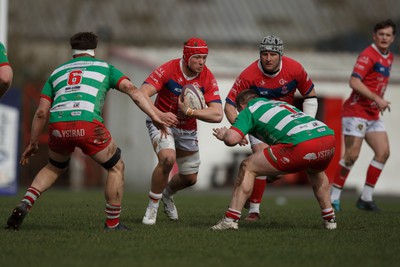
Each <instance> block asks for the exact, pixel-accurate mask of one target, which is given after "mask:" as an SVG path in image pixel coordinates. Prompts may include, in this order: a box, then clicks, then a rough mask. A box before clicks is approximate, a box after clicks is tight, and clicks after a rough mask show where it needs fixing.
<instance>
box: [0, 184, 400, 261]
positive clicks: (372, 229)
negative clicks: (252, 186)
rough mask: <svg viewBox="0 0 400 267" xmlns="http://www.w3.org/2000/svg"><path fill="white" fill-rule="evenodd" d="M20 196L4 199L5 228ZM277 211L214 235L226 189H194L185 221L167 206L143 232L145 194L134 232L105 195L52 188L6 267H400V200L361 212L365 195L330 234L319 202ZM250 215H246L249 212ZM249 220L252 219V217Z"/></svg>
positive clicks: (11, 239)
mask: <svg viewBox="0 0 400 267" xmlns="http://www.w3.org/2000/svg"><path fill="white" fill-rule="evenodd" d="M22 194H23V193H22V192H21V193H20V194H18V196H15V197H14V196H13V197H0V202H1V206H0V220H1V221H0V223H2V224H3V225H5V222H6V220H7V218H8V216H9V215H10V213H11V210H12V209H13V207H14V206H15V205H16V204H17V203H18V202H19V200H20V198H21V196H22ZM284 196H285V197H286V198H287V203H286V204H284V205H277V203H276V201H275V200H276V199H275V197H274V196H268V191H267V194H266V196H265V198H264V201H263V207H262V212H263V214H262V215H263V217H262V220H260V221H258V222H254V223H246V222H241V223H240V229H239V231H224V232H213V231H210V230H208V228H209V227H210V226H212V225H213V224H215V223H216V222H217V221H218V220H219V219H220V218H222V216H223V214H224V212H225V210H226V207H227V205H228V203H229V200H230V194H227V193H226V192H221V193H220V194H218V193H215V192H214V193H209V194H206V193H204V194H200V193H195V192H192V191H189V190H187V191H186V192H185V191H182V192H180V193H179V194H178V195H177V196H176V197H175V203H176V205H177V208H178V211H179V216H180V220H179V221H178V222H173V221H169V220H168V219H167V218H166V216H165V215H164V214H163V212H162V207H160V210H159V215H158V220H157V224H156V225H155V226H145V225H142V223H141V219H142V216H143V215H144V211H145V208H146V205H147V196H146V194H144V193H132V192H127V193H125V196H124V203H123V213H122V216H121V218H122V221H123V222H124V223H125V224H126V225H128V226H129V227H131V228H132V229H133V231H131V232H103V230H102V229H103V228H102V227H103V223H104V218H105V214H104V198H103V193H102V192H101V191H88V192H70V191H62V190H56V189H52V190H50V191H48V192H46V193H45V194H43V195H42V196H41V198H40V199H39V200H38V202H37V203H36V204H35V206H34V208H33V209H32V211H31V212H30V214H29V215H28V216H27V217H26V219H25V222H24V224H23V226H22V227H21V230H20V231H6V230H0V252H1V253H0V266H2V267H8V266H10V267H11V266H40V267H45V266H53V267H54V266H57V267H58V266H98V267H101V266H174V267H179V266H189V267H195V266H259V267H262V266H292V267H293V266H363V267H365V266H396V265H398V263H399V262H400V255H399V254H400V245H399V244H400V205H399V204H400V199H399V198H387V197H377V198H376V200H377V203H378V204H379V206H380V207H381V208H383V209H384V210H385V211H384V212H382V213H379V214H375V213H368V212H364V211H360V210H357V209H356V208H355V206H354V204H355V201H356V196H354V197H348V198H344V199H343V200H342V203H343V208H344V209H345V210H344V211H342V212H340V213H338V214H337V220H338V229H337V230H334V231H328V230H324V229H322V227H321V225H322V224H321V218H320V210H319V207H318V205H317V202H316V200H315V199H314V198H313V197H312V196H310V195H307V196H300V195H297V196H291V195H284ZM245 213H246V211H245V210H244V212H243V214H245ZM243 216H244V215H243Z"/></svg>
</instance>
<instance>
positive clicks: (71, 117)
mask: <svg viewBox="0 0 400 267" xmlns="http://www.w3.org/2000/svg"><path fill="white" fill-rule="evenodd" d="M125 78H127V77H126V76H125V75H124V74H123V73H122V72H121V71H120V70H118V69H116V68H115V67H114V66H113V65H111V64H108V63H107V62H105V61H102V60H98V59H96V58H92V57H89V56H88V57H77V58H74V59H72V60H70V61H67V62H65V63H64V64H62V65H60V66H59V67H57V68H56V69H55V70H54V71H53V73H52V74H51V75H50V77H49V78H48V80H47V82H46V84H45V85H44V87H43V89H42V95H41V97H44V98H46V99H48V100H49V101H51V102H52V106H51V109H50V120H49V122H50V123H53V122H62V121H79V120H80V121H94V120H97V121H100V122H103V121H104V120H103V118H102V116H101V111H102V109H103V106H104V101H105V97H106V95H107V93H108V91H109V90H110V89H111V88H118V86H119V83H120V82H121V81H122V80H123V79H125Z"/></svg>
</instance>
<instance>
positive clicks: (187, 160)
mask: <svg viewBox="0 0 400 267" xmlns="http://www.w3.org/2000/svg"><path fill="white" fill-rule="evenodd" d="M176 163H177V164H178V167H179V173H181V174H183V175H187V174H193V173H197V172H199V166H200V154H199V152H196V153H194V154H193V155H190V156H187V157H183V158H177V159H176Z"/></svg>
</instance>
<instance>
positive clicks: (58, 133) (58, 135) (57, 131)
mask: <svg viewBox="0 0 400 267" xmlns="http://www.w3.org/2000/svg"><path fill="white" fill-rule="evenodd" d="M51 135H52V136H55V137H59V138H61V137H62V135H61V133H60V131H59V130H53V131H52V132H51Z"/></svg>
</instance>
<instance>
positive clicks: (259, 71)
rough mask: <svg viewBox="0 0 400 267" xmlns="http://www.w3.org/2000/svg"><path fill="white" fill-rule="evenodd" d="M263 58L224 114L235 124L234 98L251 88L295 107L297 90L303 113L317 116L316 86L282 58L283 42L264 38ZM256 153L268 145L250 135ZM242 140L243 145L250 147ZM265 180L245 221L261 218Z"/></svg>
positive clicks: (237, 86) (242, 78) (240, 81)
mask: <svg viewBox="0 0 400 267" xmlns="http://www.w3.org/2000/svg"><path fill="white" fill-rule="evenodd" d="M259 48H260V58H259V59H257V60H256V61H254V62H253V63H251V64H250V65H249V66H248V67H247V68H246V69H245V70H243V71H242V73H241V74H240V75H239V77H237V78H236V81H235V83H234V84H233V86H232V89H231V90H230V92H229V94H228V96H227V98H226V103H225V115H226V117H227V118H228V120H229V122H230V123H231V124H232V123H233V122H234V121H235V118H236V116H237V111H236V103H235V98H236V96H237V95H238V93H240V92H241V91H243V90H245V89H251V90H253V91H254V92H256V93H257V94H258V95H259V96H260V97H265V98H268V99H274V100H279V101H285V102H287V103H289V104H293V101H294V94H295V92H296V90H298V91H299V92H300V94H301V95H302V96H303V98H304V101H303V111H304V112H305V113H306V114H307V115H310V116H312V117H315V115H316V113H317V109H318V101H317V95H316V93H315V90H314V84H313V82H312V80H311V79H310V77H309V76H308V74H307V72H306V71H305V70H304V68H303V66H302V65H301V64H300V63H299V62H297V61H295V60H293V59H291V58H288V57H286V56H284V55H283V41H282V40H281V39H280V38H279V37H277V36H274V35H268V36H265V37H264V38H263V39H262V40H261V42H260V46H259ZM249 140H250V145H251V149H252V151H253V153H255V152H257V151H262V150H263V149H264V148H265V147H266V144H265V143H263V142H261V141H260V140H258V139H257V138H256V137H254V136H252V135H249ZM247 143H248V142H247V139H243V140H242V142H241V143H240V144H241V145H245V144H247ZM266 181H267V179H266V177H265V176H262V177H257V179H256V181H255V183H254V188H253V191H252V195H251V196H250V198H249V204H250V205H249V213H248V215H247V217H246V219H245V220H247V221H256V220H258V219H259V218H260V203H261V199H262V196H263V193H264V190H265V186H266Z"/></svg>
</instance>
